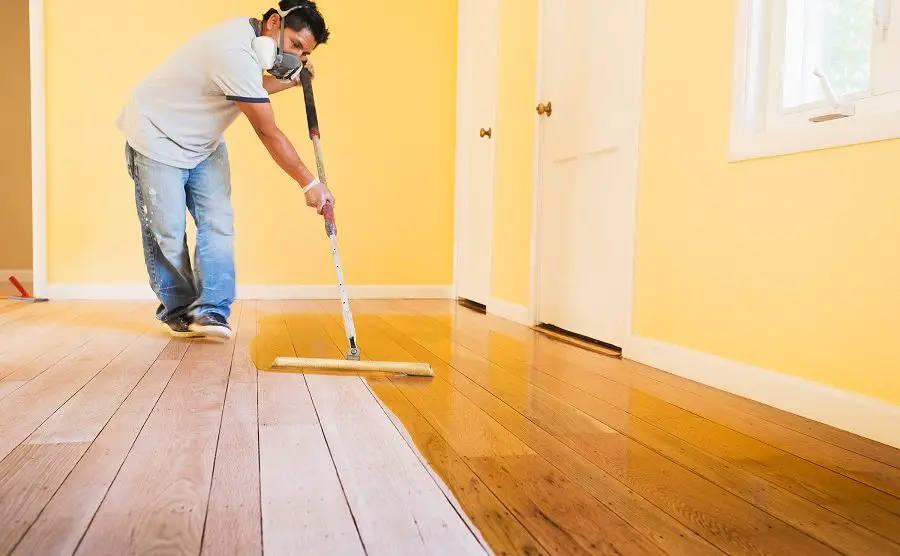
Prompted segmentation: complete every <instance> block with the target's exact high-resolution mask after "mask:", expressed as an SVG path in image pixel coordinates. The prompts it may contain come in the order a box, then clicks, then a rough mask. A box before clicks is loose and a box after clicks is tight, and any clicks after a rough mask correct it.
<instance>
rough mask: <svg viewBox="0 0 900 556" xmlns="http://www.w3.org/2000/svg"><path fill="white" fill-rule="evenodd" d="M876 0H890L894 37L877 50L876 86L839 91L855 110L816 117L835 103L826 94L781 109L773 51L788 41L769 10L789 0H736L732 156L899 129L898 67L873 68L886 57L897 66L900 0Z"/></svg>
mask: <svg viewBox="0 0 900 556" xmlns="http://www.w3.org/2000/svg"><path fill="white" fill-rule="evenodd" d="M879 1H880V2H886V3H887V4H886V6H887V7H888V8H890V4H891V2H893V9H892V10H889V11H884V12H882V13H886V14H888V15H889V18H888V19H887V20H885V21H886V22H888V29H889V33H890V35H889V36H890V40H889V41H887V42H885V43H879V44H878V46H876V47H875V49H874V50H873V64H872V67H873V75H872V91H870V93H871V94H865V95H856V96H854V97H847V98H842V99H840V100H841V103H842V104H845V105H852V109H851V112H852V113H853V115H852V116H848V117H842V118H836V119H830V120H827V121H816V122H814V121H810V118H813V117H814V116H821V115H824V114H830V113H834V112H835V109H834V108H833V107H832V106H830V105H829V104H828V103H826V102H821V103H815V104H809V105H806V106H802V107H799V108H794V109H791V110H781V109H780V104H779V99H780V98H781V78H780V72H781V57H775V56H773V55H772V52H773V50H775V48H773V47H778V46H780V45H782V44H783V42H784V36H783V32H784V25H783V22H778V21H776V20H774V18H773V17H772V13H774V10H776V9H778V8H781V7H783V6H784V2H785V0H736V7H737V12H736V15H735V28H734V29H735V35H734V74H733V92H732V95H733V96H732V107H731V108H732V117H731V137H730V152H729V159H730V160H731V161H740V160H747V159H752V158H762V157H770V156H778V155H784V154H792V153H799V152H804V151H812V150H818V149H825V148H832V147H842V146H847V145H855V144H860V143H868V142H873V141H882V140H887V139H894V138H898V137H900V71H898V72H897V73H895V74H891V75H888V76H887V79H885V78H884V77H883V76H882V75H881V74H878V73H877V72H876V68H877V67H878V66H883V65H885V61H888V62H890V61H891V60H893V61H894V62H893V64H894V65H895V66H896V67H898V68H900V0H879ZM878 32H884V30H883V29H878ZM885 91H886V92H885Z"/></svg>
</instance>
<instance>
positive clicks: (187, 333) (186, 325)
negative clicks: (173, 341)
mask: <svg viewBox="0 0 900 556" xmlns="http://www.w3.org/2000/svg"><path fill="white" fill-rule="evenodd" d="M165 324H166V326H167V327H169V334H171V335H172V336H175V337H176V338H197V337H200V336H203V332H200V331H195V330H191V319H189V318H188V317H186V316H180V317H175V318H173V319H171V320H168V321H166V323H165Z"/></svg>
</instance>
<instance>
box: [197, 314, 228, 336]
mask: <svg viewBox="0 0 900 556" xmlns="http://www.w3.org/2000/svg"><path fill="white" fill-rule="evenodd" d="M189 328H190V330H192V331H194V332H200V333H202V334H205V335H207V336H216V337H219V338H231V326H230V325H229V324H228V321H227V320H225V317H223V316H222V315H219V314H216V313H208V314H204V315H198V316H196V317H194V319H193V322H191V324H190V326H189Z"/></svg>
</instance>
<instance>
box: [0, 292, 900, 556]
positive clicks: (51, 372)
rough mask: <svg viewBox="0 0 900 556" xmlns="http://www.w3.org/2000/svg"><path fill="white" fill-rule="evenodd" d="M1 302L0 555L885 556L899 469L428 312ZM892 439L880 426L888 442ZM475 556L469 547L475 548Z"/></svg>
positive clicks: (538, 342) (416, 305)
mask: <svg viewBox="0 0 900 556" xmlns="http://www.w3.org/2000/svg"><path fill="white" fill-rule="evenodd" d="M153 308H154V305H153V304H150V303H114V302H101V303H93V302H92V303H86V302H55V301H52V302H50V303H44V304H29V305H24V304H15V303H12V302H9V301H4V300H0V554H23V555H25V554H27V555H32V554H41V555H43V554H72V553H75V552H78V553H80V554H81V553H83V554H91V555H93V554H146V553H157V552H165V553H172V554H200V553H203V554H241V555H244V554H260V553H263V552H265V553H266V554H437V553H439V554H454V555H455V554H475V553H481V554H484V553H486V552H492V553H497V554H625V555H629V554H671V555H683V554H687V555H694V554H701V555H702V554H723V553H724V554H755V555H757V554H790V555H802V556H807V555H820V554H866V555H876V554H877V555H882V554H884V555H892V554H898V555H900V451H898V450H895V449H892V448H889V447H886V446H883V445H879V444H877V443H875V442H872V441H869V440H865V439H862V438H859V437H856V436H853V435H850V434H847V433H844V432H841V431H838V430H835V429H832V428H829V427H826V426H824V425H820V424H817V423H813V422H810V421H807V420H805V419H802V418H799V417H795V416H791V415H788V414H786V413H783V412H780V411H777V410H774V409H771V408H768V407H765V406H762V405H759V404H756V403H753V402H750V401H747V400H744V399H740V398H737V397H734V396H731V395H728V394H725V393H722V392H719V391H716V390H713V389H710V388H707V387H704V386H702V385H699V384H696V383H692V382H688V381H685V380H683V379H680V378H677V377H673V376H671V375H667V374H665V373H662V372H659V371H656V370H654V369H650V368H648V367H644V366H641V365H637V364H634V363H631V362H627V361H620V360H617V359H612V358H609V357H604V356H602V355H598V354H595V353H590V352H587V351H584V350H581V349H579V348H577V347H574V346H571V345H567V344H562V343H559V342H557V341H554V340H552V339H549V338H547V337H545V336H543V335H541V334H536V333H534V332H532V331H530V330H528V329H527V328H524V327H521V326H518V325H514V324H511V323H509V322H506V321H503V320H501V319H498V318H495V317H492V316H486V315H481V314H477V313H475V312H472V311H470V310H468V309H463V308H459V307H457V306H455V305H454V304H452V303H450V302H447V301H357V302H355V303H354V304H353V308H354V314H355V316H356V324H357V330H358V333H359V339H360V344H361V348H362V350H363V355H364V357H365V358H368V359H379V360H401V361H402V360H406V361H426V362H429V363H431V364H432V365H433V366H434V368H435V371H436V375H437V376H436V377H435V378H433V379H422V378H402V379H400V378H386V377H375V378H370V379H367V380H363V379H359V378H355V377H336V376H329V375H313V374H307V375H303V374H297V373H289V372H273V371H271V370H269V369H268V365H269V364H270V363H271V361H272V359H273V358H274V357H275V356H277V355H289V356H292V355H301V356H312V357H341V356H342V354H343V350H344V348H345V343H346V340H345V339H344V337H343V328H342V322H341V317H340V312H339V309H340V307H339V305H338V304H337V303H336V302H334V303H333V302H313V301H310V302H305V301H304V302H294V301H285V302H275V301H260V302H249V301H244V302H240V303H237V304H236V305H235V307H234V315H233V317H232V324H233V325H234V327H235V329H236V330H237V335H236V338H235V340H233V341H231V342H227V343H214V342H208V341H190V340H173V339H170V338H168V336H166V335H165V333H164V332H163V331H162V330H161V328H160V327H159V325H158V324H156V323H155V322H154V320H153V317H152V313H153ZM898 426H900V425H898ZM482 543H485V544H484V545H483V544H482Z"/></svg>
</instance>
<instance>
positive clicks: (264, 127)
mask: <svg viewBox="0 0 900 556" xmlns="http://www.w3.org/2000/svg"><path fill="white" fill-rule="evenodd" d="M237 105H238V107H239V108H240V109H241V112H243V113H244V115H245V116H247V119H248V120H250V124H251V125H252V126H253V129H254V131H256V135H257V137H259V139H260V141H262V143H263V145H265V146H266V149H268V150H269V154H270V155H272V158H273V159H275V162H277V163H278V165H279V166H281V169H282V170H284V171H285V172H286V173H287V174H288V175H289V176H291V177H292V178H294V180H295V181H296V182H297V183H299V184H300V186H301V187H303V186H305V185H306V184H308V183H310V182H311V181H313V179H314V178H315V176H314V175H313V174H312V172H310V171H309V168H307V167H306V165H305V164H303V161H302V160H300V155H298V154H297V150H296V149H295V148H294V145H292V144H291V142H290V141H289V140H288V138H287V136H285V134H284V133H282V131H281V130H280V129H279V128H278V126H277V125H276V124H275V112H274V111H273V110H272V104H271V103H269V102H238V103H237Z"/></svg>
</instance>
